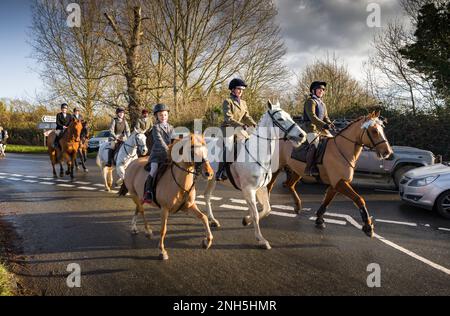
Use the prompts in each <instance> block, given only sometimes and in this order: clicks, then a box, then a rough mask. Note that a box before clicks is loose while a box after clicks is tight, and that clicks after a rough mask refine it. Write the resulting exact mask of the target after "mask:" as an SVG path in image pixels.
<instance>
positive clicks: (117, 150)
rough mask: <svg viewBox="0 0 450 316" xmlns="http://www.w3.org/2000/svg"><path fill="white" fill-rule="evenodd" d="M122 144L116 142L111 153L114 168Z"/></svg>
mask: <svg viewBox="0 0 450 316" xmlns="http://www.w3.org/2000/svg"><path fill="white" fill-rule="evenodd" d="M124 143H125V142H121V141H119V142H117V145H116V148H115V149H114V151H113V157H114V158H113V165H114V166H116V165H117V157H118V156H119V151H120V148H122V146H123V144H124Z"/></svg>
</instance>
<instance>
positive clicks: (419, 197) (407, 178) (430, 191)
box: [400, 164, 450, 219]
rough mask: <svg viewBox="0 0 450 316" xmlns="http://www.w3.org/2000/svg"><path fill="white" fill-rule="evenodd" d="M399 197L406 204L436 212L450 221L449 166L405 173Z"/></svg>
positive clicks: (434, 166) (438, 166) (418, 169)
mask: <svg viewBox="0 0 450 316" xmlns="http://www.w3.org/2000/svg"><path fill="white" fill-rule="evenodd" d="M400 197H401V199H402V201H404V202H405V203H407V204H411V205H415V206H418V207H421V208H425V209H428V210H436V211H438V212H439V214H441V215H442V216H443V217H445V218H448V219H450V166H449V164H435V165H433V166H428V167H423V168H417V169H414V170H411V171H409V172H407V173H406V174H405V175H404V176H403V178H402V179H401V181H400Z"/></svg>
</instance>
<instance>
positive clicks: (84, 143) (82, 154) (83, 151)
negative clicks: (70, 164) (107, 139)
mask: <svg viewBox="0 0 450 316" xmlns="http://www.w3.org/2000/svg"><path fill="white" fill-rule="evenodd" d="M81 123H82V125H83V129H82V130H81V135H80V148H79V149H78V157H79V158H80V162H81V166H82V167H83V170H84V172H88V171H89V170H88V169H87V168H86V162H87V154H88V145H89V138H90V135H89V128H88V123H87V122H86V121H82V122H81ZM75 167H76V168H77V170H79V169H80V167H79V166H78V162H77V160H76V159H75Z"/></svg>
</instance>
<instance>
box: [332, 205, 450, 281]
mask: <svg viewBox="0 0 450 316" xmlns="http://www.w3.org/2000/svg"><path fill="white" fill-rule="evenodd" d="M328 215H330V216H336V217H340V218H345V219H346V220H347V221H348V222H349V223H350V224H352V225H353V226H355V227H356V228H357V229H361V228H362V226H361V225H360V224H358V223H357V222H356V221H355V220H354V219H353V217H351V216H349V215H344V214H336V213H328ZM374 237H375V238H376V239H378V240H380V241H381V242H383V243H385V244H386V245H388V246H390V247H392V248H394V249H396V250H398V251H400V252H403V253H404V254H406V255H408V256H410V257H412V258H414V259H417V260H419V261H421V262H423V263H425V264H427V265H429V266H430V267H432V268H434V269H436V270H439V271H442V272H444V273H445V274H447V275H450V269H447V268H445V267H443V266H441V265H439V264H437V263H434V262H432V261H430V260H428V259H426V258H424V257H421V256H419V255H418V254H416V253H414V252H412V251H410V250H408V249H406V248H403V247H402V246H399V245H397V244H396V243H393V242H392V241H389V240H387V239H386V238H384V237H383V236H380V235H378V234H374Z"/></svg>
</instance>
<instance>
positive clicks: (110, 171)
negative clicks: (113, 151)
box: [108, 167, 114, 189]
mask: <svg viewBox="0 0 450 316" xmlns="http://www.w3.org/2000/svg"><path fill="white" fill-rule="evenodd" d="M113 181H114V178H113V168H112V167H111V168H108V186H109V187H110V188H111V189H112V187H113Z"/></svg>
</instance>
